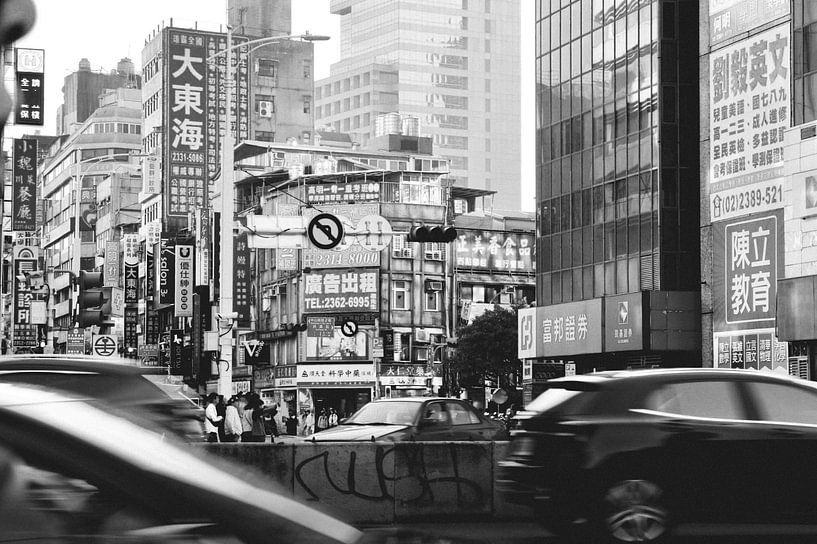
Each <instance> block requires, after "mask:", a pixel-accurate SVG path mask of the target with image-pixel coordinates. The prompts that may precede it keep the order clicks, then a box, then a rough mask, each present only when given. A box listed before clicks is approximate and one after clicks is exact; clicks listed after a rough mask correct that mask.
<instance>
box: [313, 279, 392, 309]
mask: <svg viewBox="0 0 817 544" xmlns="http://www.w3.org/2000/svg"><path fill="white" fill-rule="evenodd" d="M303 277H304V311H305V312H329V313H332V312H355V311H366V312H377V311H379V310H380V305H379V302H378V301H379V296H378V292H379V289H378V285H379V275H378V271H377V270H376V269H366V268H364V269H359V270H328V271H324V270H316V271H312V272H309V273H306V274H304V276H303Z"/></svg>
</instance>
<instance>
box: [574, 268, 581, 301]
mask: <svg viewBox="0 0 817 544" xmlns="http://www.w3.org/2000/svg"><path fill="white" fill-rule="evenodd" d="M571 272H572V274H573V296H572V297H571V298H572V300H582V298H583V297H582V269H581V268H575V269H573V270H572V271H571Z"/></svg>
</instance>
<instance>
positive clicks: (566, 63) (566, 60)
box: [559, 44, 570, 98]
mask: <svg viewBox="0 0 817 544" xmlns="http://www.w3.org/2000/svg"><path fill="white" fill-rule="evenodd" d="M559 56H560V57H561V59H562V60H561V63H562V66H561V70H560V71H559V82H560V83H564V82H566V81H567V80H569V79H570V44H568V45H565V46H564V47H562V48H561V49H559ZM566 96H567V95H566V94H564V93H563V98H566Z"/></svg>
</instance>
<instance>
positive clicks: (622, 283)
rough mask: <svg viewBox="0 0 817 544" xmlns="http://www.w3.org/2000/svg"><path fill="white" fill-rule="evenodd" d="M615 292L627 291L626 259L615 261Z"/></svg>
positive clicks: (619, 293)
mask: <svg viewBox="0 0 817 544" xmlns="http://www.w3.org/2000/svg"><path fill="white" fill-rule="evenodd" d="M615 264H616V294H617V295H623V294H625V293H627V279H628V278H627V259H619V260H617V261H616V263H615Z"/></svg>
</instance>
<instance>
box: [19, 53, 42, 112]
mask: <svg viewBox="0 0 817 544" xmlns="http://www.w3.org/2000/svg"><path fill="white" fill-rule="evenodd" d="M14 51H15V53H16V56H15V63H14V72H15V79H16V81H17V96H16V100H15V103H16V108H15V111H14V122H15V124H18V125H36V126H42V125H43V107H44V103H45V102H44V101H45V83H44V81H45V50H43V49H25V48H22V47H19V48H15V49H14Z"/></svg>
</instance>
